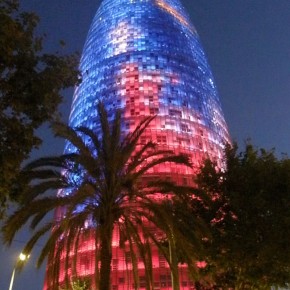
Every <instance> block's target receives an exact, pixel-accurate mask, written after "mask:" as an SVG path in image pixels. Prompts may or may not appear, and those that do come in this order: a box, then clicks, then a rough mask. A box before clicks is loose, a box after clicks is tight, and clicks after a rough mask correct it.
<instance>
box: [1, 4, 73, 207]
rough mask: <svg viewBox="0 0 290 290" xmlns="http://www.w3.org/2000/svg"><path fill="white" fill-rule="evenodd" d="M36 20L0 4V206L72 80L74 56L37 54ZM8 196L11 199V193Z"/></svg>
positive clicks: (15, 7) (40, 51) (12, 6)
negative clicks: (38, 132)
mask: <svg viewBox="0 0 290 290" xmlns="http://www.w3.org/2000/svg"><path fill="white" fill-rule="evenodd" d="M38 21H39V19H38V17H37V15H35V14H34V13H27V12H21V11H20V10H19V2H18V0H0V202H1V203H2V206H3V204H4V203H5V201H6V199H7V197H8V196H10V197H11V187H12V186H13V183H14V182H15V180H16V176H17V172H18V170H19V167H20V164H21V163H22V162H23V160H25V159H26V158H27V157H28V156H29V153H30V152H31V150H32V149H33V148H37V147H38V146H39V145H40V144H41V140H40V138H39V137H37V136H36V134H35V130H36V129H37V128H39V127H40V126H41V125H42V124H43V123H44V122H47V121H50V120H52V119H53V118H54V117H55V116H56V112H57V107H58V105H59V104H60V102H61V101H62V98H63V96H62V90H63V89H66V88H68V87H71V86H73V85H74V84H75V83H76V82H77V80H78V73H77V70H76V64H77V57H76V55H69V56H61V55H60V54H58V53H56V54H48V53H44V52H43V48H42V42H43V39H42V37H37V36H36V33H35V30H36V27H37V25H38ZM12 197H13V194H12Z"/></svg>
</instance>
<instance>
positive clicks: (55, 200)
mask: <svg viewBox="0 0 290 290" xmlns="http://www.w3.org/2000/svg"><path fill="white" fill-rule="evenodd" d="M98 113H99V121H100V128H99V129H100V130H99V131H100V132H99V134H96V132H94V131H92V130H90V129H88V128H85V127H79V128H76V129H72V128H70V127H68V126H65V125H62V124H56V125H55V129H56V132H57V135H58V136H61V137H63V138H66V139H67V140H68V142H70V144H71V145H72V146H73V148H74V149H73V150H72V153H67V154H63V155H61V156H57V157H46V158H40V159H38V160H35V161H33V162H31V163H29V164H28V165H26V166H25V167H24V168H23V170H22V178H23V179H24V180H25V181H26V184H27V186H19V188H18V193H19V195H20V198H21V205H20V206H19V208H18V209H17V210H16V212H15V213H14V214H12V215H11V216H10V217H9V218H8V220H7V221H6V223H5V225H4V227H3V237H4V241H5V243H6V244H8V245H9V244H11V242H12V241H13V238H14V236H15V234H16V233H17V231H18V230H19V229H21V228H22V227H23V226H24V225H25V224H26V223H27V222H30V227H31V229H32V230H33V233H32V236H31V239H30V240H29V241H28V242H27V244H26V245H25V247H24V251H25V253H27V254H29V253H30V252H31V251H32V249H33V248H34V246H35V244H36V243H37V241H38V240H39V239H40V238H42V237H43V236H44V235H45V234H46V233H47V232H49V233H50V234H49V237H48V238H47V239H46V241H45V245H44V246H43V248H42V251H41V253H40V255H39V258H38V263H37V265H38V266H40V265H41V264H42V263H43V261H44V259H45V258H46V257H48V259H49V260H52V259H53V261H54V267H52V268H51V273H50V274H51V277H53V283H52V285H50V288H49V289H53V290H54V289H58V287H59V286H58V272H59V269H60V262H59V261H60V259H61V256H62V255H63V254H64V253H65V254H66V263H65V264H66V267H68V264H69V262H70V258H69V253H68V252H69V251H68V249H72V250H73V251H75V252H77V248H78V246H79V242H80V239H79V237H80V236H81V235H80V233H81V232H84V231H87V230H88V228H89V230H90V231H91V232H92V231H93V233H94V235H95V247H96V250H95V268H96V269H95V281H94V284H95V285H96V288H97V289H100V290H109V289H110V273H111V260H112V235H113V231H114V229H116V228H118V229H119V231H120V236H121V237H122V239H121V240H120V245H122V243H123V244H124V243H126V244H127V245H128V246H129V249H130V252H131V256H132V264H133V269H135V271H134V270H133V272H134V282H135V284H136V289H137V288H138V285H139V281H138V275H137V272H136V268H137V264H136V253H135V252H136V248H137V250H138V252H139V254H140V256H141V257H142V259H143V262H144V265H145V270H146V277H147V278H148V283H147V285H148V286H147V289H152V288H153V285H152V284H153V282H152V264H151V259H150V258H151V252H150V245H151V244H152V243H155V244H156V245H157V246H158V247H160V249H161V250H162V249H163V252H164V255H165V256H166V257H167V260H168V262H169V263H170V265H171V267H172V269H174V267H175V266H174V265H173V263H172V262H171V259H170V258H169V256H168V251H166V249H164V247H163V248H162V243H161V242H160V241H161V240H162V239H168V238H170V239H172V237H176V240H179V241H182V242H183V243H185V240H184V239H182V237H181V235H182V232H181V231H180V230H179V229H178V228H177V227H176V226H175V223H174V216H173V215H172V214H171V213H170V211H168V208H166V206H164V203H163V202H162V199H161V201H157V202H156V200H155V199H153V198H152V196H153V195H154V193H156V192H159V193H160V194H161V195H162V194H163V195H164V196H166V195H168V192H169V191H170V195H171V196H178V198H182V196H185V195H187V194H188V191H187V190H177V191H175V190H171V189H170V186H169V187H168V184H169V183H168V182H167V189H164V187H163V189H161V188H160V184H162V182H159V184H158V182H151V183H147V184H144V182H141V179H142V177H143V176H144V174H146V173H147V172H148V171H149V170H150V169H151V168H152V167H154V166H156V165H159V164H163V163H165V162H173V163H176V164H184V165H185V166H191V164H190V161H189V159H188V157H187V156H184V155H182V154H179V155H175V154H174V153H173V152H172V151H167V150H159V149H158V148H157V146H156V144H155V143H153V142H151V141H150V142H148V143H146V144H143V145H142V144H139V138H140V136H141V135H142V133H143V132H144V130H145V129H146V128H147V126H148V125H149V123H150V122H151V121H152V119H153V118H154V117H146V118H144V119H143V121H141V122H140V124H139V125H138V126H137V128H136V129H135V130H134V131H133V132H132V133H130V134H128V135H126V136H123V135H122V133H121V112H120V111H117V112H116V114H115V117H114V119H113V120H112V121H111V122H110V121H109V118H108V114H107V112H106V110H105V108H104V105H103V104H102V103H100V104H99V105H98ZM99 135H100V136H99ZM51 190H59V192H58V194H57V195H55V194H48V192H49V191H51ZM53 211H58V212H61V217H59V216H58V217H56V218H54V219H53V220H51V221H50V222H47V218H45V217H46V216H47V215H48V214H49V213H50V212H53ZM149 223H150V224H152V225H154V226H155V227H156V228H157V229H159V231H160V233H161V234H160V235H159V236H158V237H157V236H156V235H155V234H152V233H151V232H150V231H149V230H148V224H149ZM140 233H142V234H140ZM161 236H162V237H161ZM174 245H175V244H174ZM175 247H176V245H175ZM188 248H189V249H190V246H189V244H188ZM191 254H192V251H189V252H188V257H189V256H190V255H191ZM75 256H76V255H75ZM175 268H176V267H175ZM175 273H176V271H175ZM48 274H49V273H48ZM66 283H67V285H69V281H68V277H66Z"/></svg>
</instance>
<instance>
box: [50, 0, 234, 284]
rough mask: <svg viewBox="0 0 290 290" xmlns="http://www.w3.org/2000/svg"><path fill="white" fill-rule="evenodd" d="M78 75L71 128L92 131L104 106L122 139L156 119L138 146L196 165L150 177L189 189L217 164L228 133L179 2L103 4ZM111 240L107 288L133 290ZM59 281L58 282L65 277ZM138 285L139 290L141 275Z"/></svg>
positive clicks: (84, 256)
mask: <svg viewBox="0 0 290 290" xmlns="http://www.w3.org/2000/svg"><path fill="white" fill-rule="evenodd" d="M80 70H81V73H82V76H83V81H82V83H81V84H80V85H79V86H78V87H77V88H76V90H75V93H74V97H73V103H72V108H71V114H70V120H69V125H71V126H72V127H77V126H86V127H89V128H91V129H95V128H97V127H98V124H97V120H98V116H97V103H98V102H99V101H100V100H101V101H102V102H103V103H104V104H105V107H106V109H107V110H108V112H109V113H113V112H114V111H116V109H121V110H122V131H123V132H124V134H126V133H129V132H132V131H133V130H134V129H135V128H136V126H137V125H138V123H139V122H140V121H141V120H142V119H143V118H144V116H148V115H157V116H156V118H155V119H154V120H153V121H152V122H151V124H150V126H149V127H148V128H147V129H146V131H145V134H144V135H143V136H142V137H141V140H140V142H141V143H146V142H147V141H149V140H153V141H154V142H156V143H158V144H159V146H160V147H161V148H164V149H171V150H173V151H175V152H176V153H184V154H187V155H188V156H189V157H190V158H191V160H192V163H193V165H194V168H193V169H189V168H185V167H181V166H176V165H172V166H171V167H164V166H158V167H156V168H154V170H153V171H152V172H150V175H151V176H152V175H156V176H160V175H163V176H168V177H170V178H173V179H174V180H175V181H176V182H178V183H180V184H190V183H191V182H192V176H193V175H194V174H195V170H196V169H197V168H198V166H199V165H200V164H201V162H202V160H203V159H204V158H206V157H210V158H211V159H212V160H216V162H217V163H218V164H219V163H220V162H221V157H222V154H223V147H224V144H225V143H226V142H230V139H229V133H228V129H227V126H226V123H225V120H224V116H223V112H222V109H221V105H220V101H219V96H218V92H217V89H216V86H215V82H214V79H213V76H212V72H211V69H210V67H209V65H208V62H207V59H206V57H205V54H204V51H203V48H202V46H201V43H200V40H199V37H198V35H197V32H196V30H195V28H194V26H193V25H192V24H191V22H190V20H189V17H188V15H187V14H186V12H185V10H184V8H183V6H182V4H181V3H180V1H179V0H103V2H102V3H101V6H100V8H99V9H98V11H97V13H96V15H95V17H94V20H93V22H92V25H91V28H90V30H89V33H88V37H87V40H86V43H85V46H84V50H83V53H82V58H81V62H80ZM70 146H71V145H70V144H67V145H66V148H65V151H66V152H68V151H70V150H72V148H71V147H70ZM114 239H115V240H114V242H113V244H114V245H113V247H114V251H113V252H114V253H113V255H114V256H113V261H112V289H114V290H117V289H118V290H121V289H122V290H125V289H134V288H133V284H132V283H133V282H132V280H130V279H131V278H130V275H125V274H124V273H125V271H126V269H127V270H128V269H129V268H130V266H128V261H126V253H125V252H122V251H121V250H120V249H119V248H118V241H117V240H118V233H117V232H115V233H114ZM93 251H94V242H93V236H92V237H91V238H90V236H88V237H85V238H84V242H83V247H82V248H81V249H79V255H80V259H79V266H78V267H79V270H78V271H79V274H80V275H83V276H86V277H87V276H92V275H93V274H94V273H93V272H94V265H93V264H94V263H93V262H92V261H91V257H93V256H94V254H93V253H92V252H93ZM153 259H154V261H153V267H154V269H155V270H154V271H155V272H154V281H155V284H154V285H155V286H154V287H155V289H167V290H169V289H172V288H171V280H170V272H169V268H168V265H166V263H165V261H164V259H163V258H162V256H160V255H159V254H158V251H156V253H155V254H154V257H153ZM48 267H49V265H48ZM128 267H129V268H128ZM181 270H182V269H181ZM185 272H186V271H185ZM59 279H60V283H61V279H63V278H62V275H60V278H59ZM140 281H141V284H140V286H142V269H140ZM181 284H182V285H181V289H184V290H185V289H194V288H193V287H192V285H191V284H190V281H189V280H188V277H187V276H186V274H185V276H184V278H181ZM144 287H145V286H144ZM45 289H49V287H48V286H47V288H45ZM141 289H142V288H141ZM144 289H145V288H144Z"/></svg>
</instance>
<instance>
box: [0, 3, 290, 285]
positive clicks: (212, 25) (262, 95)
mask: <svg viewBox="0 0 290 290" xmlns="http://www.w3.org/2000/svg"><path fill="white" fill-rule="evenodd" d="M20 2H21V5H22V7H23V8H24V9H25V10H29V11H35V12H36V13H37V14H38V15H40V17H41V22H40V25H39V33H41V34H42V33H44V32H45V33H46V34H47V38H46V41H45V49H46V50H47V51H50V52H52V51H55V50H57V49H58V46H57V45H58V40H61V39H62V40H64V41H65V42H66V48H65V50H64V52H72V51H79V52H81V51H82V47H83V44H84V41H85V38H86V35H87V32H88V29H89V25H90V23H91V21H92V18H93V16H94V14H95V12H96V10H97V8H98V6H99V4H100V1H99V0H95V1H93V0H78V1H77V0H49V1H47V0H20ZM182 2H183V4H184V6H185V7H186V9H187V11H188V12H189V14H190V16H191V19H192V22H193V23H194V25H195V27H196V29H197V31H198V33H199V35H200V38H201V42H202V44H203V46H204V49H205V52H206V55H207V57H208V60H209V63H210V66H211V68H212V70H213V74H214V77H215V80H216V84H217V87H218V90H219V94H220V99H221V102H222V107H223V111H224V114H225V118H226V121H227V124H228V126H229V131H230V134H231V136H232V139H233V140H235V141H237V142H238V143H239V144H240V146H243V144H244V142H245V141H246V140H248V139H251V140H252V143H253V144H254V145H256V146H258V147H264V148H266V149H271V148H274V147H275V148H276V152H277V155H278V156H279V155H280V153H288V154H290V146H289V145H290V113H289V109H290V96H289V95H290V1H289V0H183V1H182ZM66 95H67V98H66V100H65V103H64V104H63V105H62V108H61V110H62V112H63V118H64V120H67V116H68V113H69V110H70V102H71V97H72V91H70V92H67V94H66ZM39 133H40V135H41V136H42V137H43V138H44V139H45V142H44V146H43V148H42V149H41V150H40V151H39V152H35V153H34V157H35V156H42V155H49V154H55V153H57V154H58V153H61V152H62V149H63V143H62V142H61V141H60V142H55V140H53V139H52V138H51V135H49V134H48V130H47V129H46V128H44V129H42V130H41V131H40V132H39ZM25 236H27V234H26V233H25V232H24V233H22V234H20V235H19V237H18V240H17V241H16V242H15V244H14V245H13V247H12V248H11V249H8V250H7V249H5V248H3V247H2V248H1V252H0V261H1V262H0V289H1V290H2V289H3V290H4V289H8V285H9V280H10V276H11V272H12V269H13V263H14V261H15V260H16V256H17V253H18V251H21V247H22V246H23V243H22V241H24V240H25ZM43 276H44V270H43V269H42V270H41V271H39V272H37V271H36V270H35V266H34V259H33V257H32V258H31V259H30V261H29V263H28V264H27V265H26V267H25V269H24V272H23V273H21V274H19V275H17V276H16V279H15V288H14V290H22V289H23V290H24V289H25V290H28V289H29V290H41V289H42V285H43Z"/></svg>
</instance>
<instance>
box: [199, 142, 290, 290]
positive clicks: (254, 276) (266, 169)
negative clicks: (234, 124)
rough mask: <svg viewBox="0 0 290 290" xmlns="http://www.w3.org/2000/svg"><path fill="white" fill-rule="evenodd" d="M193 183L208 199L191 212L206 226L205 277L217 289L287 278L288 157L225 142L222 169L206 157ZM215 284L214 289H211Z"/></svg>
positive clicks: (262, 284)
mask: <svg viewBox="0 0 290 290" xmlns="http://www.w3.org/2000/svg"><path fill="white" fill-rule="evenodd" d="M197 186H198V189H199V190H200V191H202V192H203V193H205V194H207V195H208V196H209V197H210V198H211V200H212V202H211V203H210V204H208V203H207V205H206V206H205V204H203V203H202V202H201V203H200V205H199V206H196V204H195V208H194V214H196V215H199V216H201V217H202V218H203V219H204V220H205V221H207V223H208V225H209V226H210V228H211V237H210V238H209V239H206V243H205V247H206V249H207V255H206V256H205V260H206V261H207V262H208V265H207V267H206V268H205V269H204V270H203V271H204V274H205V276H206V275H207V277H211V279H212V282H213V284H214V285H215V286H216V287H217V288H218V287H220V288H222V289H229V288H230V289H270V286H273V285H277V286H278V285H280V286H285V283H286V282H289V281H290V252H289V240H290V211H289V206H290V160H289V159H288V158H282V159H281V160H280V159H277V158H276V156H275V154H274V152H273V151H266V150H263V149H261V150H256V149H255V148H254V147H253V146H252V145H247V146H246V149H245V151H244V152H241V153H238V148H237V146H236V145H235V146H233V147H230V146H227V148H226V150H225V168H224V169H218V168H217V167H216V165H215V163H213V162H211V161H209V160H207V161H206V162H205V164H204V166H203V168H202V169H201V172H200V174H199V175H198V177H197ZM211 289H216V288H211Z"/></svg>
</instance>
